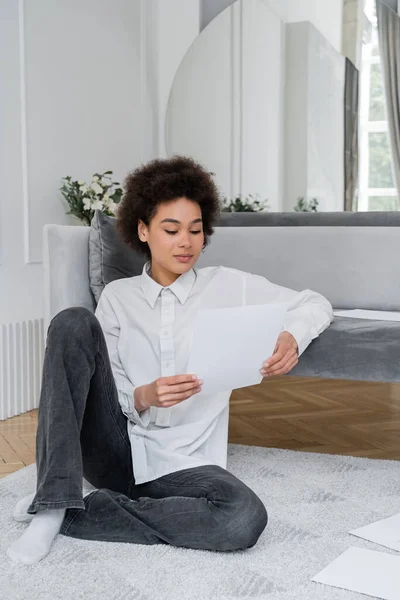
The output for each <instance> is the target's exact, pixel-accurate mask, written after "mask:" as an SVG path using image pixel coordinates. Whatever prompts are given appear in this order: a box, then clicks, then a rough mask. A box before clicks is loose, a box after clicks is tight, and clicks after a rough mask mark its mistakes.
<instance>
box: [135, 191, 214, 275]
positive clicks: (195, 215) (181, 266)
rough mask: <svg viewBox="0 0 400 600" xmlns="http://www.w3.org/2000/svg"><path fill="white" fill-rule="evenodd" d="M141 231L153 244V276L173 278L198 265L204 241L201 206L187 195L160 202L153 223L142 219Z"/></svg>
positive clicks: (151, 248) (139, 230) (141, 237)
mask: <svg viewBox="0 0 400 600" xmlns="http://www.w3.org/2000/svg"><path fill="white" fill-rule="evenodd" d="M138 232H139V238H140V239H141V241H142V242H147V243H148V245H149V248H150V251H151V271H152V275H153V277H154V276H156V274H157V275H158V277H159V278H160V275H162V278H165V277H167V278H169V279H171V280H172V281H173V280H174V279H177V278H178V277H179V276H180V275H182V274H183V273H186V271H189V270H190V269H191V268H192V267H193V266H194V265H195V263H196V262H197V260H198V258H199V256H200V253H201V251H202V249H203V245H204V233H203V223H202V218H201V209H200V206H199V205H198V204H197V202H193V201H192V200H188V198H184V197H183V198H177V199H176V200H171V201H169V202H163V203H162V204H159V205H158V207H157V212H156V214H155V215H154V217H153V218H152V219H151V221H150V225H149V227H147V226H146V225H145V224H144V223H143V222H142V221H139V226H138ZM169 283H170V282H168V283H162V285H169Z"/></svg>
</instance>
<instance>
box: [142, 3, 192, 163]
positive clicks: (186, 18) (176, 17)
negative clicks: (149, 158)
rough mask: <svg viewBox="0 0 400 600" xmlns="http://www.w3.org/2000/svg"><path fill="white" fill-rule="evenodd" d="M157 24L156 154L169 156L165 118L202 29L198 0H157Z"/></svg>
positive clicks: (154, 37) (154, 89) (154, 45)
mask: <svg viewBox="0 0 400 600" xmlns="http://www.w3.org/2000/svg"><path fill="white" fill-rule="evenodd" d="M157 4H158V9H157V26H156V27H154V26H153V27H152V32H153V38H152V39H153V48H154V52H155V55H156V60H155V64H156V66H157V68H156V77H155V79H154V87H152V86H151V85H149V93H150V94H151V95H152V96H154V97H156V98H157V108H158V110H157V139H156V149H155V152H156V154H157V156H166V147H165V118H166V113H167V106H168V99H169V95H170V92H171V87H172V82H173V80H174V77H175V75H176V72H177V70H178V68H179V66H180V64H181V62H182V60H183V58H184V56H185V54H186V52H187V51H188V50H189V48H190V46H191V45H192V44H193V42H194V40H195V39H196V37H197V36H198V34H199V31H200V8H199V0H168V1H167V2H165V0H157Z"/></svg>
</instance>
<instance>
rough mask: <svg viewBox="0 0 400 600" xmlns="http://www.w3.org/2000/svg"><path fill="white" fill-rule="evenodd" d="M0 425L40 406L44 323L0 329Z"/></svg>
mask: <svg viewBox="0 0 400 600" xmlns="http://www.w3.org/2000/svg"><path fill="white" fill-rule="evenodd" d="M0 327H1V329H0V421H1V420H3V419H8V418H9V417H13V416H14V415H19V414H21V413H24V412H26V411H28V410H32V409H33V408H37V407H38V406H39V394H40V386H41V379H42V366H43V358H44V345H45V342H44V324H43V319H35V320H33V321H21V322H18V323H7V324H5V325H1V326H0Z"/></svg>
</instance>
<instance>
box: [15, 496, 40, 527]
mask: <svg viewBox="0 0 400 600" xmlns="http://www.w3.org/2000/svg"><path fill="white" fill-rule="evenodd" d="M34 497H35V494H28V495H27V496H25V498H22V500H19V501H18V502H17V504H16V505H15V507H14V511H13V519H14V521H18V522H19V523H29V521H32V519H33V517H34V516H35V515H30V514H29V513H27V512H26V511H27V510H28V508H29V507H30V505H31V504H32V500H33V499H34Z"/></svg>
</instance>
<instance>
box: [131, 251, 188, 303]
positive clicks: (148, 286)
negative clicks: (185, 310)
mask: <svg viewBox="0 0 400 600" xmlns="http://www.w3.org/2000/svg"><path fill="white" fill-rule="evenodd" d="M149 270H150V261H148V262H147V263H146V264H145V265H144V267H143V272H142V275H141V278H142V281H141V288H142V291H143V294H144V297H145V298H146V300H147V302H148V303H149V304H150V306H151V308H154V306H155V304H156V302H157V298H158V296H159V295H160V294H161V292H162V290H166V289H170V290H171V292H173V293H174V294H175V296H176V297H177V298H178V300H179V302H180V303H181V304H185V302H186V300H187V299H188V297H189V294H190V292H191V291H192V288H193V285H194V282H195V281H196V272H195V270H194V269H190V271H187V272H186V273H183V275H180V276H179V277H178V279H176V281H174V283H172V284H171V285H169V286H167V287H163V286H162V285H160V284H159V283H157V282H156V281H154V279H152V278H151V277H150V275H149Z"/></svg>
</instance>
